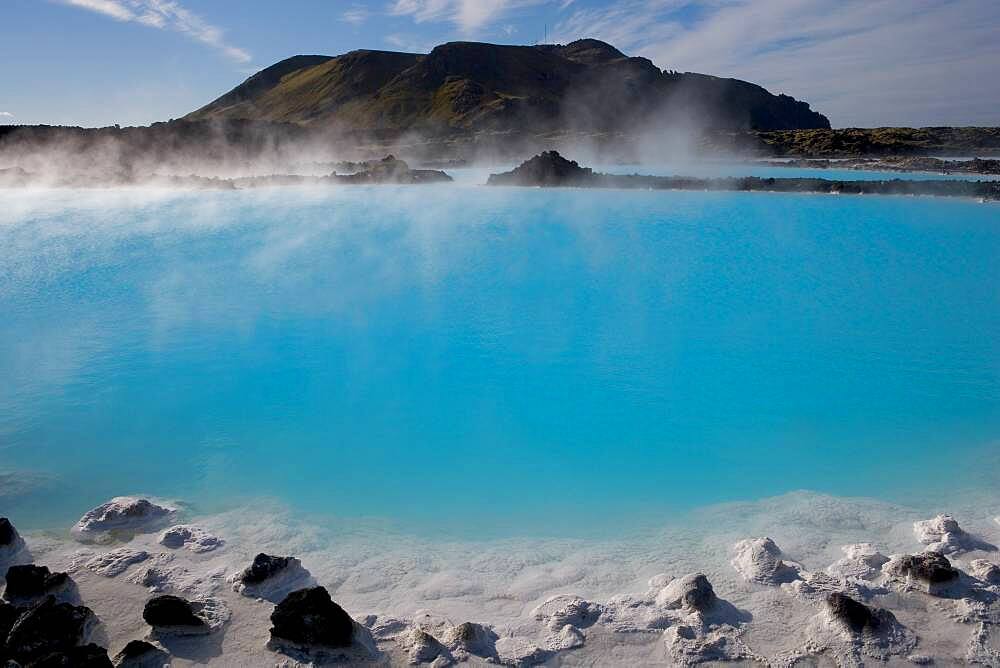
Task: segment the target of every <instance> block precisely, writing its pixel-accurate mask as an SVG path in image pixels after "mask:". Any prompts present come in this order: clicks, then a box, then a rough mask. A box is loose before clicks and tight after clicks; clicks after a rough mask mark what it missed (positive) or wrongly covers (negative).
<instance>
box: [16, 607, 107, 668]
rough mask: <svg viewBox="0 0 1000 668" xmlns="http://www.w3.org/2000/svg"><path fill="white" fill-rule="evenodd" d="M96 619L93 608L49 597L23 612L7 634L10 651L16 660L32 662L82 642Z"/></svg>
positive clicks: (69, 648) (66, 650)
mask: <svg viewBox="0 0 1000 668" xmlns="http://www.w3.org/2000/svg"><path fill="white" fill-rule="evenodd" d="M94 622H95V617H94V613H93V612H91V611H90V608H87V607H84V606H82V605H79V606H78V605H70V604H69V603H57V602H56V599H55V597H53V596H49V597H47V598H46V599H45V600H44V601H42V602H41V603H38V604H37V605H35V606H33V607H31V608H28V609H27V610H25V611H23V612H22V613H21V615H20V616H19V617H18V619H17V621H16V622H14V625H13V626H12V627H11V629H10V633H9V634H8V635H7V652H8V654H9V655H10V656H11V657H12V658H14V659H15V660H16V661H19V662H21V663H29V662H30V661H34V660H37V659H40V658H42V657H46V656H48V655H49V654H52V653H55V652H68V651H69V650H72V649H73V648H74V647H76V646H77V645H79V644H80V643H81V642H83V641H84V639H85V638H86V636H87V633H88V631H89V628H90V626H91V624H93V623H94Z"/></svg>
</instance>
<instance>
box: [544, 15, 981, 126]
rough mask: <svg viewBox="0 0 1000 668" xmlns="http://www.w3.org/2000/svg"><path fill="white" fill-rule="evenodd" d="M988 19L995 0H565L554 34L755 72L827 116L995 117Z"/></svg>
mask: <svg viewBox="0 0 1000 668" xmlns="http://www.w3.org/2000/svg"><path fill="white" fill-rule="evenodd" d="M997 25H1000V3H998V2H996V0H909V1H908V2H905V3H903V2H898V0H769V1H767V2H759V1H756V0H755V1H751V0H620V1H619V2H615V3H613V4H612V3H609V4H608V5H604V6H602V7H598V8H594V7H590V8H583V7H580V8H577V7H576V6H574V7H573V8H572V11H571V12H570V14H569V15H568V16H567V17H566V19H564V20H563V21H562V22H561V23H559V24H558V25H557V26H556V36H557V38H558V39H559V40H560V41H569V40H571V39H575V38H577V37H584V36H588V37H597V38H599V39H604V40H606V41H609V42H611V43H613V44H615V45H616V46H618V47H620V48H622V49H624V50H626V51H628V52H632V53H633V54H638V55H644V56H647V57H649V58H651V59H652V60H653V61H654V62H656V63H657V65H659V66H660V67H664V68H669V69H677V70H689V71H698V72H707V73H711V74H719V75H723V76H735V77H739V78H743V79H748V80H751V81H756V82H759V83H762V84H764V85H766V86H767V87H769V88H771V89H773V90H775V91H782V92H787V93H789V94H792V95H795V96H796V97H800V98H804V99H806V100H808V101H810V102H811V103H813V107H814V108H817V109H818V110H819V111H822V112H824V113H827V114H828V115H829V116H830V117H831V121H832V122H833V123H834V125H854V124H857V125H879V124H887V125H888V124H895V125H900V124H927V123H941V124H948V123H951V124H962V123H981V124H991V125H992V124H997V123H1000V112H998V111H997V109H1000V87H998V86H989V85H984V82H986V81H992V80H994V79H995V77H996V70H997V68H998V67H1000V39H998V38H997V29H996V26H997Z"/></svg>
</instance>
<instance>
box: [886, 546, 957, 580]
mask: <svg viewBox="0 0 1000 668" xmlns="http://www.w3.org/2000/svg"><path fill="white" fill-rule="evenodd" d="M898 568H899V571H900V573H901V574H903V575H909V576H911V577H914V578H917V579H918V580H923V581H924V582H927V583H930V584H942V583H944V582H950V581H952V580H954V579H956V578H958V570H957V569H955V568H953V567H952V565H951V562H950V561H948V557H946V556H944V555H943V554H941V553H939V552H921V553H919V554H910V555H906V556H905V557H903V558H902V559H901V560H900V562H899V566H898Z"/></svg>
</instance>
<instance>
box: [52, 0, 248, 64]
mask: <svg viewBox="0 0 1000 668" xmlns="http://www.w3.org/2000/svg"><path fill="white" fill-rule="evenodd" d="M62 2H63V3H64V4H67V5H71V6H73V7H79V8H81V9H86V10H88V11H92V12H96V13H98V14H103V15H104V16H107V17H109V18H112V19H114V20H116V21H123V22H129V23H139V24H142V25H145V26H149V27H151V28H158V29H160V30H171V31H174V32H179V33H182V34H185V35H188V36H189V37H191V38H192V39H195V40H197V41H199V42H201V43H202V44H207V45H208V46H211V47H212V48H215V49H218V50H219V51H221V52H222V53H223V54H224V55H225V56H226V57H227V58H230V59H231V60H234V61H236V62H238V63H248V62H250V61H251V60H252V56H251V55H250V53H249V52H247V51H246V50H245V49H241V48H239V47H236V46H233V45H231V44H229V43H228V42H227V41H226V40H225V38H224V35H223V31H222V29H221V28H218V27H216V26H214V25H212V24H210V23H208V22H207V21H205V19H203V18H202V17H200V16H199V15H197V14H195V13H194V12H192V11H190V10H188V9H187V8H185V7H184V6H183V5H181V4H180V3H178V2H176V1H175V0H62Z"/></svg>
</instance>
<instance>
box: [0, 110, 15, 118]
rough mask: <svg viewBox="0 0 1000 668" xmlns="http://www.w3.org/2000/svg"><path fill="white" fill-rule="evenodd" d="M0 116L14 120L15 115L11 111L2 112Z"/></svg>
mask: <svg viewBox="0 0 1000 668" xmlns="http://www.w3.org/2000/svg"><path fill="white" fill-rule="evenodd" d="M0 116H3V117H4V118H14V114H12V113H10V112H9V111H0Z"/></svg>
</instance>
